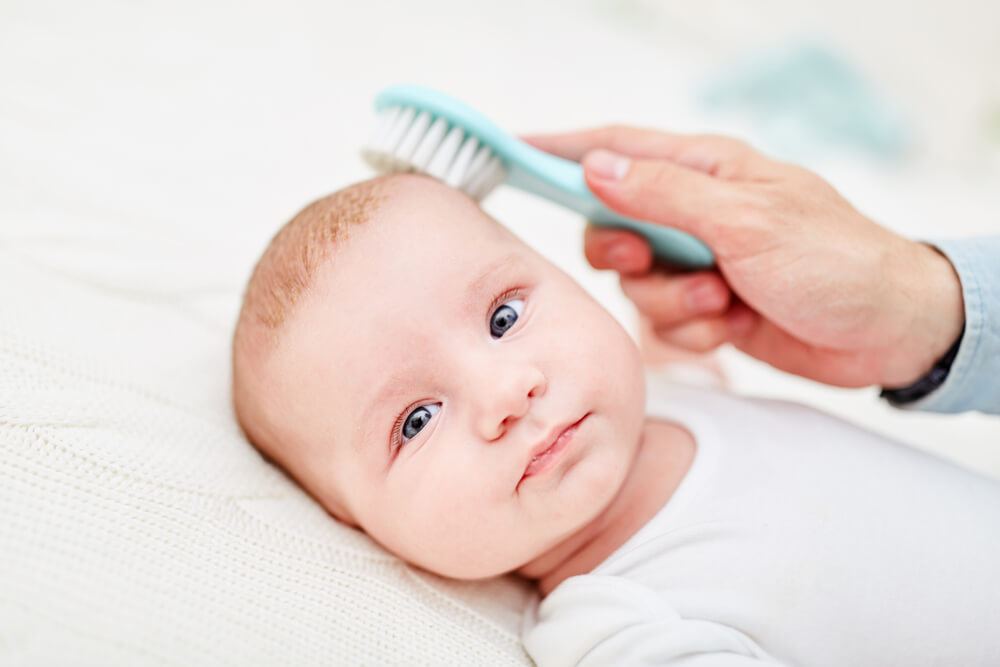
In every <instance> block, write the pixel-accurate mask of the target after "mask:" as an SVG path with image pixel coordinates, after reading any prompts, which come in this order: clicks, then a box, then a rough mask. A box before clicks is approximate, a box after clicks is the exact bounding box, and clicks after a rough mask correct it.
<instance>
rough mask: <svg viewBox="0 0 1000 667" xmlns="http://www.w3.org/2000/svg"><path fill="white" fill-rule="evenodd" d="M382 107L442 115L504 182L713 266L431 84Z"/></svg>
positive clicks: (566, 165)
mask: <svg viewBox="0 0 1000 667" xmlns="http://www.w3.org/2000/svg"><path fill="white" fill-rule="evenodd" d="M387 106H404V107H415V108H417V109H419V110H421V111H426V112H428V113H429V114H430V115H431V116H433V117H434V118H444V119H445V120H446V121H447V122H448V124H449V125H451V126H456V125H457V126H458V127H460V128H462V130H463V131H464V132H465V133H467V134H469V135H471V136H474V137H476V138H477V139H478V140H479V142H480V144H482V145H485V146H489V147H490V150H492V151H493V153H494V154H496V156H497V157H498V158H499V159H500V160H501V161H502V162H503V166H504V168H505V169H506V170H507V176H506V182H507V183H508V184H510V185H513V186H514V187H517V188H521V189H522V190H527V191H528V192H533V193H535V194H537V195H539V196H542V197H545V198H546V199H550V200H552V201H554V202H557V203H559V204H562V205H563V206H566V207H567V208H570V209H572V210H574V211H576V212H578V213H580V214H581V215H583V216H584V217H585V218H587V219H588V220H590V221H592V222H594V223H596V224H599V225H604V226H608V227H622V228H625V229H628V230H631V231H633V232H636V233H637V234H639V235H641V236H642V237H643V238H645V239H646V240H647V241H648V242H649V245H650V246H651V248H652V251H653V256H654V257H656V258H657V259H658V260H660V261H662V262H666V263H669V264H673V265H679V266H682V267H687V268H705V267H709V266H712V264H714V261H715V260H714V258H713V257H712V251H711V250H709V248H708V246H706V245H705V244H704V243H702V242H701V241H699V240H698V239H696V238H694V237H693V236H690V235H689V234H685V233H684V232H680V231H677V230H676V229H670V228H669V227H664V226H662V225H658V224H656V223H653V222H643V221H642V220H634V219H632V218H627V217H625V216H623V215H619V214H617V213H615V212H614V211H612V210H610V209H609V208H608V207H606V206H605V205H604V204H602V203H601V202H600V201H599V200H598V199H597V198H596V197H594V195H593V193H592V192H591V191H590V189H589V188H587V183H586V181H585V180H584V178H583V167H581V166H580V165H579V163H576V162H573V161H571V160H565V159H563V158H561V157H557V156H555V155H550V154H549V153H546V152H544V151H540V150H538V149H537V148H535V147H534V146H530V145H528V144H526V143H524V142H523V141H521V140H520V139H518V138H517V137H515V136H513V135H511V134H510V133H509V132H506V131H504V130H503V129H501V128H500V127H498V126H497V125H496V124H494V123H493V122H492V121H491V120H490V119H489V118H487V117H486V116H484V115H483V114H481V113H479V112H478V111H476V110H475V109H473V108H472V107H470V106H468V105H467V104H465V103H463V102H461V101H459V100H457V99H455V98H453V97H450V96H448V95H445V94H444V93H441V92H439V91H436V90H433V89H431V88H425V87H423V86H415V85H411V84H402V85H396V86H390V87H388V88H386V89H384V90H383V91H382V92H380V93H379V94H378V96H377V97H376V98H375V108H376V109H382V108H384V107H387Z"/></svg>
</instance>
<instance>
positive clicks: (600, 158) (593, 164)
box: [583, 149, 632, 181]
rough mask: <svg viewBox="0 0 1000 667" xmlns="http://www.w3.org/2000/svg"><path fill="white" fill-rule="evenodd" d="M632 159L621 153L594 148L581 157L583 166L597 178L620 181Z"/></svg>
mask: <svg viewBox="0 0 1000 667" xmlns="http://www.w3.org/2000/svg"><path fill="white" fill-rule="evenodd" d="M630 166H632V161H631V160H629V159H628V158H627V157H625V156H623V155H618V154H617V153H612V152H611V151H606V150H603V149H602V150H596V151H592V152H590V153H588V154H587V156H586V157H585V158H584V159H583V167H584V169H586V170H587V171H589V172H590V173H591V174H593V175H594V176H596V177H597V178H603V179H605V180H608V181H620V180H622V179H623V178H625V174H627V173H628V170H629V167H630Z"/></svg>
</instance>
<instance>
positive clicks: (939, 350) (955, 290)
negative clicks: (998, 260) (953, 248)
mask: <svg viewBox="0 0 1000 667" xmlns="http://www.w3.org/2000/svg"><path fill="white" fill-rule="evenodd" d="M909 244H910V245H909V248H908V250H909V252H907V253H905V255H904V256H903V259H902V261H901V262H900V264H899V265H898V266H897V267H895V268H893V269H891V270H892V272H893V277H894V280H893V281H891V282H892V283H893V291H894V294H895V298H896V299H897V301H898V302H899V308H901V309H902V311H903V312H904V313H905V314H904V315H903V316H902V317H901V320H902V322H904V323H905V324H904V326H903V327H902V329H901V330H900V331H899V332H898V334H897V337H896V341H895V343H894V345H893V346H892V349H891V350H890V351H889V352H888V353H887V363H886V366H885V369H884V373H883V378H882V381H881V382H879V384H881V385H882V386H883V387H886V388H888V389H890V390H892V389H897V388H902V387H909V386H911V385H914V384H915V383H918V382H919V381H921V380H923V379H925V378H926V376H927V375H928V374H930V373H932V371H934V369H935V368H939V364H940V363H941V362H942V360H943V359H944V358H945V357H946V356H947V355H948V353H949V351H951V350H952V348H954V347H955V346H957V344H958V341H960V340H961V335H962V333H963V331H964V328H965V304H964V302H963V298H962V285H961V282H960V280H959V277H958V273H956V271H955V267H953V266H952V264H951V262H950V261H949V260H948V258H947V257H945V256H944V255H943V254H942V253H941V252H940V251H938V250H937V249H936V248H934V247H933V246H930V245H927V244H925V243H919V242H913V241H911V242H909ZM934 372H939V371H934Z"/></svg>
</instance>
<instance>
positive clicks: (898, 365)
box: [525, 127, 964, 387]
mask: <svg viewBox="0 0 1000 667" xmlns="http://www.w3.org/2000/svg"><path fill="white" fill-rule="evenodd" d="M525 139H526V141H528V142H529V143H531V144H533V145H535V146H536V147H538V148H540V149H542V150H545V151H548V152H550V153H553V154H556V155H560V156H562V157H564V158H567V159H570V160H576V161H582V163H583V168H584V175H585V177H586V180H587V185H588V187H590V189H591V191H593V193H594V194H595V195H596V196H597V197H598V198H599V199H601V201H603V202H604V204H605V205H607V206H608V207H609V208H611V209H612V210H614V211H617V212H619V213H622V214H624V215H626V216H629V217H631V218H636V219H639V220H647V221H651V222H656V223H659V224H663V225H666V226H669V227H674V228H676V229H680V230H682V231H685V232H687V233H689V234H692V235H694V236H696V237H698V238H700V239H701V240H703V241H704V242H705V243H707V244H708V245H709V247H711V249H712V251H713V252H714V253H715V258H716V267H715V269H714V270H712V271H700V272H695V273H665V272H661V271H656V272H650V269H651V267H652V254H651V252H650V250H649V247H648V245H647V244H646V242H645V241H644V240H643V239H642V238H641V237H639V236H637V235H635V234H631V233H629V232H626V231H623V230H612V229H601V228H597V227H594V226H589V227H588V229H587V232H586V253H587V258H588V260H589V261H590V263H591V264H592V265H593V266H594V267H595V268H598V269H615V270H617V271H619V272H620V273H621V274H622V276H621V284H622V288H623V290H624V292H625V294H626V295H627V296H628V297H629V298H630V299H631V300H632V301H633V302H634V303H635V304H636V306H637V307H638V309H639V311H640V313H642V314H644V315H646V316H647V317H649V318H650V320H651V321H652V322H653V325H654V328H655V331H656V332H657V335H658V336H659V337H660V338H662V339H663V340H665V341H667V342H670V343H673V344H675V345H678V346H680V347H684V348H688V349H691V350H697V351H707V350H710V349H713V348H714V347H716V346H718V345H721V344H723V343H726V342H731V343H733V344H734V345H735V346H736V347H737V348H739V349H740V350H742V351H744V352H746V353H747V354H750V355H751V356H753V357H756V358H757V359H760V360H762V361H765V362H767V363H769V364H771V365H772V366H774V367H776V368H779V369H781V370H784V371H787V372H790V373H795V374H797V375H801V376H804V377H807V378H811V379H814V380H818V381H820V382H825V383H828V384H834V385H839V386H845V387H860V386H866V385H871V384H879V385H882V386H884V387H900V386H906V385H908V384H911V383H912V382H914V381H916V380H917V379H918V378H919V377H920V376H922V375H923V374H924V373H926V372H927V371H928V370H929V369H930V367H931V366H932V365H933V363H934V362H935V361H936V360H937V359H939V358H940V357H941V356H943V355H944V353H945V352H946V351H947V350H948V348H949V347H950V346H951V345H952V343H954V341H955V340H956V339H957V338H958V336H959V334H960V332H961V329H962V326H963V323H964V311H963V303H962V292H961V286H960V284H959V280H958V276H957V274H956V273H955V271H954V269H953V268H952V266H951V264H950V263H949V262H948V260H947V259H946V258H945V257H944V256H943V255H941V254H940V253H938V252H937V251H936V250H934V249H933V248H931V247H930V246H927V245H924V244H921V243H917V242H914V241H910V240H907V239H905V238H903V237H901V236H899V235H897V234H895V233H893V232H891V231H889V230H887V229H885V228H883V227H881V226H879V225H877V224H876V223H874V222H872V221H871V220H869V219H868V218H866V217H865V216H864V215H862V214H861V213H859V212H858V211H857V210H856V209H855V208H854V207H853V206H851V204H850V203H848V202H847V201H846V200H845V199H844V198H843V197H841V196H840V195H839V194H838V193H837V192H836V190H834V189H833V188H832V187H831V186H830V185H829V184H827V183H826V182H825V181H824V180H823V179H821V178H819V177H818V176H816V175H815V174H813V173H812V172H810V171H808V170H806V169H803V168H800V167H797V166H794V165H790V164H784V163H781V162H776V161H774V160H770V159H768V158H766V157H764V156H763V155H761V154H759V153H757V152H756V151H754V150H753V149H751V148H750V147H749V146H747V145H746V144H744V143H742V142H740V141H737V140H734V139H729V138H725V137H717V136H681V135H675V134H668V133H665V132H659V131H653V130H642V129H637V128H629V127H606V128H601V129H596V130H589V131H583V132H575V133H570V134H562V135H552V136H533V137H525Z"/></svg>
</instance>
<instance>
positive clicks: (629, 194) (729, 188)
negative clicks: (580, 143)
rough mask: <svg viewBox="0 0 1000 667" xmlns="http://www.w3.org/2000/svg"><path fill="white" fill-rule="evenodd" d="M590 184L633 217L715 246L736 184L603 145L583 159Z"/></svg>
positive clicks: (611, 205)
mask: <svg viewBox="0 0 1000 667" xmlns="http://www.w3.org/2000/svg"><path fill="white" fill-rule="evenodd" d="M582 164H583V174H584V178H585V179H586V181H587V187H589V188H590V191H591V192H593V193H594V196H596V197H597V198H598V199H600V200H601V201H602V202H604V205H605V206H607V207H608V208H610V209H611V210H612V211H615V212H616V213H620V214H622V215H624V216H627V217H629V218H634V219H636V220H643V221H647V222H654V223H657V224H660V225H665V226H667V227H673V228H675V229H679V230H681V231H684V232H687V233H689V234H691V235H693V236H695V237H697V238H699V239H701V240H702V241H704V242H705V243H707V244H708V245H709V246H711V247H712V248H713V249H715V241H716V240H719V239H720V236H721V235H720V234H719V232H718V227H719V222H722V221H723V218H722V215H723V211H724V209H725V207H726V206H727V205H728V204H729V203H730V202H732V201H733V198H734V194H735V192H734V187H735V186H734V185H733V184H732V183H730V182H728V181H723V180H719V179H716V178H713V177H712V176H710V175H708V174H705V173H703V172H701V171H697V170H695V169H691V168H688V167H684V166H682V165H679V164H677V163H675V162H671V161H669V160H664V159H659V160H643V159H632V158H629V157H626V156H624V155H619V154H618V153H613V152H611V151H608V150H604V149H599V150H594V151H590V152H589V153H587V154H586V155H585V156H584V158H583V161H582Z"/></svg>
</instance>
